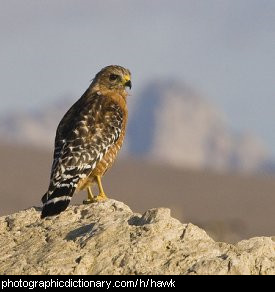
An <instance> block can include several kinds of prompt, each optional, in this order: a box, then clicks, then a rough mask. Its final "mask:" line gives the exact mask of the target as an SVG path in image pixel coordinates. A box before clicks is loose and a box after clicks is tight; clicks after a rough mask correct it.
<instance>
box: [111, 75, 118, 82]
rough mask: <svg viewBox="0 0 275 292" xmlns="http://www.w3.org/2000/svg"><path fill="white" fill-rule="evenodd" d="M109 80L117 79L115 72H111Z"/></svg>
mask: <svg viewBox="0 0 275 292" xmlns="http://www.w3.org/2000/svg"><path fill="white" fill-rule="evenodd" d="M109 79H110V81H114V80H117V79H118V75H116V74H111V75H110V77H109Z"/></svg>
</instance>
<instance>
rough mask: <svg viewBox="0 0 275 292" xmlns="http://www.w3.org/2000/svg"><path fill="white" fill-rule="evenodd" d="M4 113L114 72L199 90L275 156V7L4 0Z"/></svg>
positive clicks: (235, 2) (137, 85) (0, 8)
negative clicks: (121, 69)
mask: <svg viewBox="0 0 275 292" xmlns="http://www.w3.org/2000/svg"><path fill="white" fill-rule="evenodd" d="M0 37H1V48H0V80H1V94H0V99H1V108H0V114H1V113H4V112H7V111H8V110H20V109H25V108H29V107H41V106H43V105H44V104H47V103H49V102H52V101H53V100H55V99H58V98H59V97H61V96H64V95H66V94H68V95H70V96H75V98H78V97H79V96H80V94H81V93H82V92H83V91H84V90H85V89H86V88H87V86H88V84H89V80H90V79H91V78H93V76H94V74H95V73H96V72H97V71H98V70H99V69H101V68H102V67H103V66H105V65H109V64H121V65H124V66H126V67H128V68H129V69H131V71H132V74H133V83H134V84H133V85H134V87H133V90H134V93H138V90H139V89H141V88H142V87H143V86H144V85H145V84H146V83H147V82H149V81H150V80H153V79H155V78H158V77H163V78H171V77H172V78H176V79H178V80H180V81H183V82H186V83H188V84H189V85H191V86H192V87H194V88H196V89H197V90H198V92H200V93H201V94H202V95H204V96H205V97H206V98H207V99H208V100H210V101H211V102H213V103H214V104H217V106H218V107H220V108H221V109H222V111H224V112H225V113H226V116H227V118H228V121H229V123H230V124H231V125H232V126H233V127H234V128H235V129H239V130H242V129H250V130H251V131H253V132H255V133H256V134H257V135H258V136H260V137H262V138H263V139H264V140H265V141H266V143H267V144H268V145H269V147H270V148H271V150H272V151H273V153H274V154H275V80H274V79H275V78H274V77H275V1H274V0H185V1H184V0H179V1H176V0H165V1H164V0H109V1H107V0H98V1H97V0H94V1H93V0H90V1H88V0H17V1H15V0H0Z"/></svg>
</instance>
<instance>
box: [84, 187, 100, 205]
mask: <svg viewBox="0 0 275 292" xmlns="http://www.w3.org/2000/svg"><path fill="white" fill-rule="evenodd" d="M87 192H88V199H87V200H84V201H83V204H92V203H95V202H97V200H96V199H95V197H94V195H93V193H92V190H91V187H88V188H87Z"/></svg>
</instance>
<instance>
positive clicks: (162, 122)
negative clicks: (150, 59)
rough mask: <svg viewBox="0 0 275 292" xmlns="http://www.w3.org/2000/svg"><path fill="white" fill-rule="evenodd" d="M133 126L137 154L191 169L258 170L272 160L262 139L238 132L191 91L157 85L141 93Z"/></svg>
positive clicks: (167, 84)
mask: <svg viewBox="0 0 275 292" xmlns="http://www.w3.org/2000/svg"><path fill="white" fill-rule="evenodd" d="M131 117H132V118H131V120H130V125H129V128H128V140H129V143H128V151H129V153H130V154H132V155H135V156H140V155H141V156H146V157H148V158H150V159H154V160H158V161H163V162H168V163H170V164H173V165H176V166H185V167H190V168H199V169H200V168H212V169H216V170H240V171H254V170H258V169H261V168H262V166H263V165H264V164H265V163H266V161H267V160H268V153H267V150H266V147H265V146H264V144H263V143H262V141H260V140H259V139H258V138H257V137H255V136H254V135H251V134H248V133H235V132H233V131H232V130H231V129H230V128H229V127H228V125H227V123H226V121H225V118H224V116H223V115H222V113H221V112H220V111H219V110H218V109H217V108H215V107H214V106H213V105H211V104H209V103H208V102H207V101H206V100H204V99H203V98H202V97H200V96H199V95H198V94H196V93H195V92H194V91H193V90H192V89H190V88H189V87H187V86H185V85H182V84H180V83H177V82H174V81H168V82H160V81H159V82H153V83H151V84H149V85H148V86H147V87H146V88H145V89H144V90H143V92H142V93H141V94H140V95H139V98H138V101H137V104H136V105H135V107H134V109H133V111H132V113H131Z"/></svg>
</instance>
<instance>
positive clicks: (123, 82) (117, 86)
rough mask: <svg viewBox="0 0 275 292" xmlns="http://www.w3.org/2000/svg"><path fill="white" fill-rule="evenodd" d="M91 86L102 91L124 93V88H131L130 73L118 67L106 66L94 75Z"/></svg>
mask: <svg viewBox="0 0 275 292" xmlns="http://www.w3.org/2000/svg"><path fill="white" fill-rule="evenodd" d="M93 84H94V85H95V86H98V87H99V88H100V90H103V91H104V90H106V89H107V90H116V91H125V88H126V87H129V88H130V89H131V87H132V82H131V73H130V71H129V70H128V69H125V68H123V67H121V66H118V65H111V66H107V67H105V68H103V69H102V70H101V71H100V72H98V73H97V74H96V76H95V79H94V80H93Z"/></svg>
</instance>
